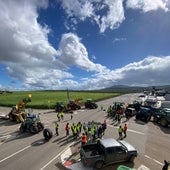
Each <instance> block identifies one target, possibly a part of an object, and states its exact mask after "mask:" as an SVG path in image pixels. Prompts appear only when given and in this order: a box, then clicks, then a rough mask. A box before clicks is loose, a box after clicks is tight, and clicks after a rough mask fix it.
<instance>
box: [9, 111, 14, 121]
mask: <svg viewBox="0 0 170 170" xmlns="http://www.w3.org/2000/svg"><path fill="white" fill-rule="evenodd" d="M9 120H10V121H14V116H13V115H12V113H10V114H9Z"/></svg>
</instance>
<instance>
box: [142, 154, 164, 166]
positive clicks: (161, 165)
mask: <svg viewBox="0 0 170 170" xmlns="http://www.w3.org/2000/svg"><path fill="white" fill-rule="evenodd" d="M145 157H146V158H148V159H150V160H152V161H154V162H156V163H157V164H159V165H161V166H163V165H164V164H163V163H161V162H159V161H158V160H156V159H154V158H151V157H150V156H148V155H145Z"/></svg>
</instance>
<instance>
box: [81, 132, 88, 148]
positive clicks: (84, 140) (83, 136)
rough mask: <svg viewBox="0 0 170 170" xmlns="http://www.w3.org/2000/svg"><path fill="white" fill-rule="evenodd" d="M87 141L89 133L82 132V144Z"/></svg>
mask: <svg viewBox="0 0 170 170" xmlns="http://www.w3.org/2000/svg"><path fill="white" fill-rule="evenodd" d="M86 143H87V135H86V134H85V133H83V134H82V138H81V144H82V145H85V144H86Z"/></svg>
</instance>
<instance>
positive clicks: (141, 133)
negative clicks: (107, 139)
mask: <svg viewBox="0 0 170 170" xmlns="http://www.w3.org/2000/svg"><path fill="white" fill-rule="evenodd" d="M107 126H109V127H113V128H115V129H118V128H119V127H118V126H117V127H115V126H113V125H107ZM127 131H129V132H133V133H137V134H140V135H144V134H145V133H143V132H139V131H136V130H133V129H128V130H127Z"/></svg>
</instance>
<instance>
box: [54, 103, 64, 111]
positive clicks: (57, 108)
mask: <svg viewBox="0 0 170 170" xmlns="http://www.w3.org/2000/svg"><path fill="white" fill-rule="evenodd" d="M55 111H56V112H61V111H63V112H67V108H66V106H65V104H64V103H63V102H57V103H56V105H55Z"/></svg>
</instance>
